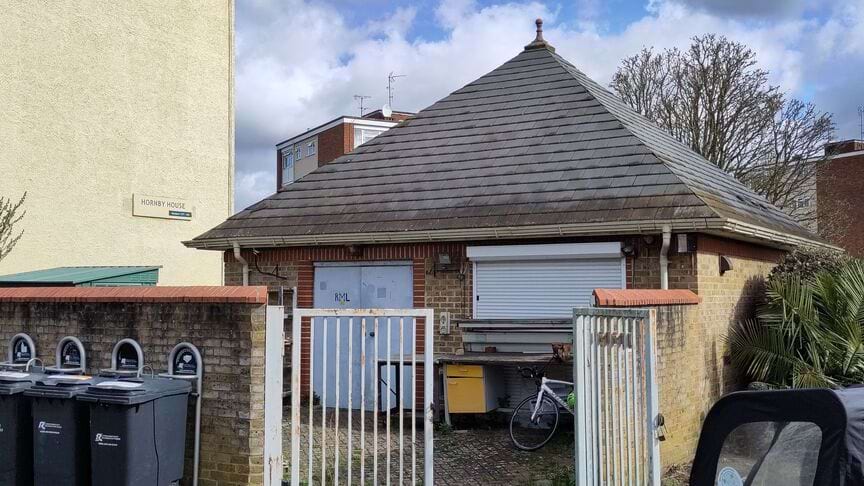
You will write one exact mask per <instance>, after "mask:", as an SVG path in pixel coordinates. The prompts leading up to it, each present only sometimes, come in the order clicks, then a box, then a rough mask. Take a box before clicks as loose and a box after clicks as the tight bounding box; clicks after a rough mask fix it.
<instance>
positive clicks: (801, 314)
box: [727, 260, 864, 388]
mask: <svg viewBox="0 0 864 486" xmlns="http://www.w3.org/2000/svg"><path fill="white" fill-rule="evenodd" d="M766 297H767V302H766V304H765V305H764V306H762V307H761V308H760V309H759V311H758V312H757V316H756V319H751V320H746V321H744V322H742V323H740V324H739V326H737V327H736V328H734V329H733V330H732V331H731V332H730V334H729V336H728V338H727V342H728V345H729V348H730V351H731V355H732V364H733V365H734V366H736V367H737V368H738V369H739V370H741V371H743V372H744V373H745V374H746V376H747V377H748V378H749V379H751V380H754V381H761V382H765V383H768V384H770V385H774V386H777V387H793V388H813V387H818V388H825V387H829V388H839V387H843V386H847V385H850V384H853V383H864V263H862V261H860V260H855V261H851V262H849V263H846V264H844V265H843V266H841V267H840V268H838V269H836V270H834V271H832V272H829V271H824V272H820V273H818V274H816V275H815V276H814V277H812V278H810V279H807V280H801V279H800V278H799V277H797V276H789V277H786V278H783V279H776V280H772V281H770V282H769V283H768V287H767V292H766Z"/></svg>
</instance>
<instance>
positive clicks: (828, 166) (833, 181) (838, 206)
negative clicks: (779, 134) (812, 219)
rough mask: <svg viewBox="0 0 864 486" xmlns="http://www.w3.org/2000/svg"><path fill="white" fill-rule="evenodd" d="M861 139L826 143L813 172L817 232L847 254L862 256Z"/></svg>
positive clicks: (863, 178)
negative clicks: (815, 171) (814, 177)
mask: <svg viewBox="0 0 864 486" xmlns="http://www.w3.org/2000/svg"><path fill="white" fill-rule="evenodd" d="M862 181H864V140H844V141H842V142H833V143H830V144H827V145H826V146H825V159H824V160H823V161H822V162H820V163H819V168H818V170H817V175H816V199H815V202H816V211H817V221H818V222H819V230H820V233H822V234H824V236H825V237H826V238H827V239H828V240H830V241H831V242H832V243H834V244H836V245H837V246H840V247H842V248H843V249H845V250H846V251H847V252H848V253H849V254H850V255H852V256H855V257H864V233H862V232H861V228H864V204H862V197H864V196H862V195H864V182H862Z"/></svg>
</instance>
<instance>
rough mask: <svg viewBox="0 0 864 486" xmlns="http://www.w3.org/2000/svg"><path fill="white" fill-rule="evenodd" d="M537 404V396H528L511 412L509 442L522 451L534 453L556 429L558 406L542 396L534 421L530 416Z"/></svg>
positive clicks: (547, 440)
mask: <svg viewBox="0 0 864 486" xmlns="http://www.w3.org/2000/svg"><path fill="white" fill-rule="evenodd" d="M536 404H537V396H536V395H534V396H530V397H528V398H526V399H525V400H522V403H520V404H519V406H517V407H516V409H515V410H513V415H512V416H511V417H510V440H512V441H513V445H515V446H516V447H517V448H519V449H522V450H523V451H536V450H537V449H539V448H541V447H543V446H544V445H546V443H547V442H549V439H551V438H552V435H554V434H555V429H556V428H558V404H557V403H555V402H554V401H553V400H552V399H551V398H549V397H548V396H546V395H543V401H542V402H540V408H539V410H537V415H536V416H535V417H534V420H532V419H531V414H533V413H534V407H535V405H536Z"/></svg>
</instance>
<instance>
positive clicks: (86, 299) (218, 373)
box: [0, 287, 265, 486]
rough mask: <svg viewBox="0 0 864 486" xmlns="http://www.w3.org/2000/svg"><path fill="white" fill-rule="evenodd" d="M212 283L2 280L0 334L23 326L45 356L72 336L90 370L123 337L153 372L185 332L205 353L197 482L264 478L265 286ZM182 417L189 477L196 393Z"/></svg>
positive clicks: (3, 337)
mask: <svg viewBox="0 0 864 486" xmlns="http://www.w3.org/2000/svg"><path fill="white" fill-rule="evenodd" d="M219 289H224V288H219V287H209V288H197V289H196V288H192V290H189V289H188V288H186V289H183V288H170V287H155V288H152V289H142V288H131V289H130V288H126V289H112V288H63V289H45V288H42V289H39V288H35V289H0V343H2V345H3V346H5V345H6V343H7V342H8V340H9V339H10V338H11V337H12V336H13V335H15V334H17V333H19V332H25V333H27V334H29V335H30V336H31V337H32V338H33V339H34V341H35V342H36V347H37V350H38V354H39V356H40V357H41V358H42V359H44V360H45V362H46V364H49V365H50V364H53V359H54V358H53V356H54V349H55V347H56V346H57V343H58V342H59V341H60V339H62V338H63V337H65V336H68V335H72V336H76V337H78V338H79V339H81V341H82V343H83V344H84V349H85V351H86V353H87V365H88V372H90V373H91V374H92V373H98V371H99V370H100V369H104V368H109V367H110V361H111V351H112V349H113V347H114V345H115V343H117V341H119V340H120V339H123V338H132V339H135V340H136V341H138V343H140V344H141V347H142V349H143V351H144V357H145V364H146V365H147V366H150V367H152V368H153V370H154V371H155V372H156V373H159V372H163V371H165V370H166V369H167V362H166V360H167V357H168V353H169V352H170V351H171V349H172V348H173V347H174V346H175V345H176V344H178V343H180V342H183V341H187V342H191V343H192V344H194V345H196V346H197V347H198V348H199V350H200V351H201V354H202V357H203V360H204V382H203V400H202V410H201V465H200V476H199V484H200V485H201V486H216V485H220V486H234V485H255V484H262V483H263V471H264V466H263V447H264V438H263V434H264V415H263V410H264V325H265V306H264V305H263V304H264V303H265V300H264V296H265V293H264V290H265V289H263V288H247V289H240V288H234V289H233V290H232V289H230V288H229V289H226V290H219ZM244 290H245V292H243V291H244ZM232 294H233V297H231V295H232ZM238 294H242V295H238ZM188 417H189V419H188V429H187V434H186V465H185V474H184V476H185V478H186V481H189V480H191V477H192V469H191V468H192V450H193V447H192V445H193V438H194V435H193V428H192V427H193V420H192V418H193V417H194V403H193V400H190V408H189V415H188ZM186 484H188V483H186Z"/></svg>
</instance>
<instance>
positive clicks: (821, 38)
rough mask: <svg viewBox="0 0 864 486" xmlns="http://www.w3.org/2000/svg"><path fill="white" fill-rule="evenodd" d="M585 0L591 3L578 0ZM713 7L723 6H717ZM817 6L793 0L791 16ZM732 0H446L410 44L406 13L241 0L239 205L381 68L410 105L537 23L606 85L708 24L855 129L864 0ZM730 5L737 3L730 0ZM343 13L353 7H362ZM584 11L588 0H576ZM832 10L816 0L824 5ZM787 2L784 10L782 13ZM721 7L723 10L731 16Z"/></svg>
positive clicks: (470, 75) (404, 105)
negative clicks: (634, 15)
mask: <svg viewBox="0 0 864 486" xmlns="http://www.w3.org/2000/svg"><path fill="white" fill-rule="evenodd" d="M580 1H581V5H583V6H589V7H590V6H591V5H594V4H595V3H594V1H593V0H580ZM721 3H722V2H721ZM818 3H819V2H815V3H814V2H812V1H803V0H802V2H798V3H797V4H796V5H797V6H795V8H794V9H792V10H794V12H800V11H803V10H806V9H812V8H814V5H817V4H818ZM747 4H749V2H740V3H739V4H737V7H736V9H737V10H736V15H727V14H724V13H723V12H720V11H718V10H717V5H719V3H718V2H717V1H714V0H687V1H682V0H676V1H674V2H673V1H672V0H653V1H652V2H651V3H650V6H649V8H648V9H647V13H646V15H645V16H644V17H643V18H641V19H639V20H637V21H635V22H633V23H631V24H630V25H628V26H626V27H625V28H624V29H623V30H621V31H620V32H615V33H608V32H607V29H606V28H605V23H604V20H603V19H602V18H595V16H594V15H593V14H592V12H591V11H586V12H584V15H580V18H578V19H565V18H559V17H560V13H559V11H558V10H556V9H553V8H551V7H549V6H546V5H544V4H543V3H541V2H510V3H501V4H499V5H493V6H486V7H481V6H479V5H478V4H477V3H476V2H475V1H473V0H442V1H441V2H440V3H438V4H437V6H436V8H435V10H434V19H433V21H434V22H436V23H437V24H438V25H439V26H440V27H441V29H442V30H443V31H444V36H443V38H441V39H440V40H415V41H409V40H407V33H408V32H409V31H410V29H411V27H412V26H413V25H414V24H415V23H417V22H418V20H427V19H418V18H417V15H418V11H417V10H415V9H413V8H402V9H395V10H392V11H391V12H390V14H389V16H387V17H385V18H381V19H376V20H375V21H372V22H368V23H366V24H363V25H351V24H350V22H349V20H347V19H348V17H346V15H345V14H343V13H342V11H341V10H340V9H336V8H333V7H331V6H328V5H326V4H321V3H319V2H316V3H312V2H308V3H304V2H302V1H301V0H292V1H290V2H287V3H286V2H280V1H276V0H273V1H264V0H257V1H255V2H252V3H247V2H240V3H238V26H237V43H238V48H237V56H238V57H237V167H238V176H237V181H238V182H237V184H238V187H237V191H236V193H237V208H238V209H241V208H243V207H245V206H248V205H249V204H251V203H254V202H255V201H257V200H258V199H260V198H262V197H264V196H266V195H268V194H270V193H272V191H273V188H274V187H275V152H274V148H273V146H274V145H275V144H276V143H277V142H278V141H280V140H282V139H285V138H287V137H289V136H292V135H294V134H297V133H299V132H301V131H303V130H305V129H306V128H309V127H312V126H316V125H318V124H320V123H323V122H325V121H327V120H329V119H331V118H334V117H336V116H339V115H342V114H349V113H356V111H357V108H356V105H355V102H354V100H353V98H352V96H353V95H354V94H364V95H371V96H373V99H372V100H369V102H368V103H367V106H377V105H382V104H384V103H385V102H386V89H385V87H386V76H387V73H389V72H390V71H395V72H397V73H400V74H405V75H406V76H407V77H405V78H400V79H399V80H398V81H397V83H396V89H395V102H394V108H396V109H401V110H412V111H414V110H419V109H421V108H423V107H425V106H428V105H429V104H431V103H432V102H434V101H435V100H437V99H439V98H441V97H443V96H446V95H447V94H448V93H450V92H452V91H454V90H456V89H458V88H459V87H461V86H463V85H464V84H466V83H468V82H470V81H471V80H473V79H475V78H477V77H479V76H481V75H482V74H484V73H486V72H488V71H490V70H491V69H494V68H495V67H497V66H498V65H500V64H501V63H503V62H505V61H506V60H507V59H510V58H512V57H513V56H515V55H516V54H517V53H518V52H519V51H520V50H521V49H522V47H523V46H524V45H525V44H527V43H528V42H530V41H531V40H532V38H533V28H534V25H533V20H534V19H535V18H536V17H543V18H544V20H545V21H546V25H545V37H546V39H547V40H549V41H550V42H551V43H552V44H553V45H555V46H556V48H557V50H558V52H559V53H560V54H561V55H563V56H564V57H566V58H568V59H569V60H571V61H572V62H574V64H576V65H577V66H578V67H580V68H581V69H582V70H583V71H585V72H586V73H587V74H588V75H590V76H592V77H595V79H597V80H598V81H599V82H601V83H604V84H605V83H608V81H609V80H610V79H611V77H612V74H613V73H614V71H615V68H616V67H617V65H618V63H619V61H620V60H621V59H622V58H623V57H626V56H630V55H633V54H635V53H636V52H638V51H639V49H641V48H642V47H647V46H654V47H656V48H665V47H679V48H686V46H687V45H688V44H689V40H690V38H691V37H692V36H695V35H702V34H706V33H718V34H723V35H726V36H727V37H729V38H731V39H733V40H736V41H740V42H743V43H745V44H747V45H748V46H750V47H752V48H753V49H754V51H756V53H757V56H758V59H759V62H760V65H761V67H763V68H765V69H768V70H769V71H770V72H771V81H772V83H774V84H779V85H780V86H781V87H782V89H783V90H785V91H787V92H790V93H791V94H792V95H796V96H804V97H807V98H808V99H813V100H814V101H815V102H817V103H818V104H819V107H820V108H821V109H823V110H828V111H832V110H833V111H834V113H835V117H836V119H837V121H838V128H839V130H838V133H839V135H840V136H842V137H849V136H853V135H855V134H856V133H857V129H856V130H855V131H854V132H850V130H852V127H853V126H854V125H853V121H854V120H856V119H857V117H856V116H855V109H854V106H855V105H856V104H857V103H864V99H861V100H858V99H850V97H851V96H855V95H859V96H860V89H859V88H858V81H857V80H859V79H861V77H862V76H861V74H862V67H861V66H862V65H864V62H862V61H864V29H861V28H860V26H861V25H864V7H862V5H864V0H856V2H854V3H848V4H844V5H841V6H837V7H832V8H834V10H828V11H827V12H823V15H821V17H820V18H821V20H812V19H810V20H806V19H804V18H802V16H801V15H791V14H789V13H788V12H786V11H784V13H783V15H779V14H778V15H776V16H773V17H771V18H766V16H765V15H763V13H760V12H755V11H749V10H748V9H747ZM733 7H735V6H734V5H733ZM343 8H362V5H361V4H357V5H354V6H348V7H346V6H343ZM586 8H587V7H586ZM827 8H828V7H823V10H824V9H827ZM790 11H791V10H790ZM727 13H728V12H727Z"/></svg>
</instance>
